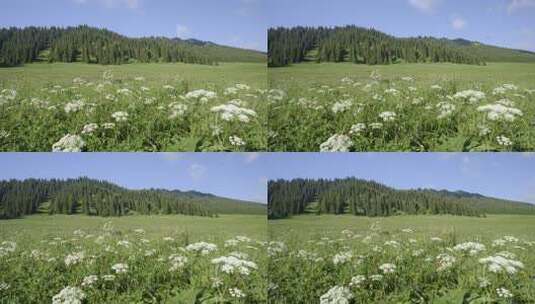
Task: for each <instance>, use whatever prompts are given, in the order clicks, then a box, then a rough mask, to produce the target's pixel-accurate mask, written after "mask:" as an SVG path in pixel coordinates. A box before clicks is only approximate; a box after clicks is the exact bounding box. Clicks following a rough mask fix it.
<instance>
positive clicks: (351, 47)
mask: <svg viewBox="0 0 535 304" xmlns="http://www.w3.org/2000/svg"><path fill="white" fill-rule="evenodd" d="M303 61H316V62H353V63H362V64H372V65H373V64H391V63H400V62H409V63H416V62H451V63H463V64H479V65H481V64H485V62H535V53H532V52H528V51H522V50H513V49H507V48H500V47H494V46H489V45H484V44H480V43H477V42H472V41H468V40H463V39H455V40H448V39H438V38H434V37H411V38H398V37H394V36H391V35H387V34H385V33H383V32H380V31H377V30H375V29H366V28H362V27H357V26H343V27H293V28H284V27H279V28H271V29H269V31H268V65H269V66H270V67H277V66H285V65H288V64H292V63H299V62H303Z"/></svg>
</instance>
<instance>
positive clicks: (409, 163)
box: [262, 153, 535, 203]
mask: <svg viewBox="0 0 535 304" xmlns="http://www.w3.org/2000/svg"><path fill="white" fill-rule="evenodd" d="M262 162H263V163H266V164H269V165H267V166H266V167H265V171H264V173H263V174H265V175H266V177H268V178H269V179H277V178H284V179H291V178H296V177H308V178H320V177H323V178H337V177H339V178H343V177H348V176H355V177H359V178H364V179H369V180H375V181H378V182H381V183H384V184H386V185H389V186H392V187H395V188H398V189H411V188H434V189H448V190H453V191H455V190H465V191H470V192H477V193H481V194H484V195H488V196H493V197H499V198H507V199H513V200H519V201H527V202H531V203H535V153H531V154H528V153H286V154H280V153H277V154H267V155H265V156H262Z"/></svg>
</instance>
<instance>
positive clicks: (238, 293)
mask: <svg viewBox="0 0 535 304" xmlns="http://www.w3.org/2000/svg"><path fill="white" fill-rule="evenodd" d="M228 293H229V294H230V296H231V297H233V298H237V299H241V298H245V293H244V292H243V291H242V290H241V289H239V288H235V287H234V288H229V290H228Z"/></svg>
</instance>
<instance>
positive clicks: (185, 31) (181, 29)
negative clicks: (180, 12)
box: [176, 24, 191, 39]
mask: <svg viewBox="0 0 535 304" xmlns="http://www.w3.org/2000/svg"><path fill="white" fill-rule="evenodd" d="M176 36H177V37H178V38H182V39H187V38H191V30H190V29H189V27H187V26H185V25H182V24H177V25H176Z"/></svg>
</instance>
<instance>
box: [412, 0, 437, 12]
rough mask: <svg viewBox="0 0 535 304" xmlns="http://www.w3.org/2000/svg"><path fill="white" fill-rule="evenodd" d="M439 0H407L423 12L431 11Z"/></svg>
mask: <svg viewBox="0 0 535 304" xmlns="http://www.w3.org/2000/svg"><path fill="white" fill-rule="evenodd" d="M440 2H441V0H409V4H410V5H412V6H413V7H415V8H416V9H418V10H420V11H422V12H424V13H432V12H433V11H434V10H435V8H436V7H437V6H438V5H439V4H440Z"/></svg>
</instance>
